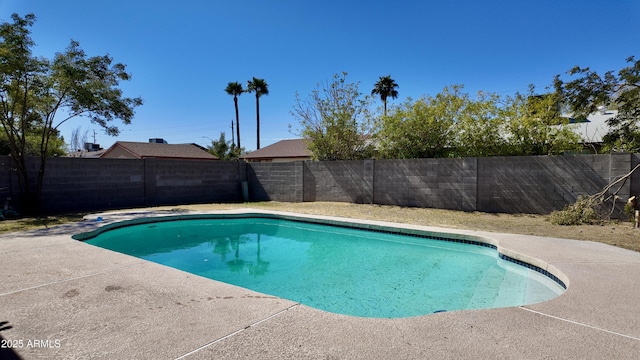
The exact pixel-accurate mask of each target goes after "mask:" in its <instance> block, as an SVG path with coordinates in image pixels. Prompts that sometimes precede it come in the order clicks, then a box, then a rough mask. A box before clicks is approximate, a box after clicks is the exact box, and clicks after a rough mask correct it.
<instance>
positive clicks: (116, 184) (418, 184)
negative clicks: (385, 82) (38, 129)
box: [0, 154, 640, 214]
mask: <svg viewBox="0 0 640 360" xmlns="http://www.w3.org/2000/svg"><path fill="white" fill-rule="evenodd" d="M639 163H640V155H638V154H606V155H566V156H531V157H486V158H462V159H410V160H361V161H355V160H354V161H331V162H313V161H304V162H303V161H297V162H288V163H245V162H235V161H201V160H164V159H143V160H137V159H79V158H53V159H50V160H49V162H48V163H47V170H46V176H45V183H44V188H43V193H42V205H43V206H42V209H43V211H45V212H48V213H60V212H72V211H97V210H106V209H117V208H129V207H143V206H158V205H177V204H188V203H211V202H241V201H244V200H245V197H246V196H248V199H247V200H249V201H268V200H274V201H285V202H303V201H305V202H309V201H338V202H351V203H363V204H382V205H399V206H410V207H428V208H442V209H452V210H463V211H483V212H504V213H540V214H544V213H549V212H551V211H553V210H556V209H561V208H562V207H563V206H564V205H565V204H567V203H570V202H573V201H575V200H576V199H577V197H578V196H579V195H586V194H593V193H596V192H598V191H600V190H601V189H602V188H603V187H604V186H605V185H607V184H608V183H610V182H611V181H613V180H615V179H617V178H619V177H620V176H622V175H624V174H626V173H628V172H629V171H631V169H632V168H633V167H634V166H636V165H637V164H639ZM0 164H1V166H2V167H1V168H0V197H2V199H3V200H4V199H5V198H7V197H10V198H11V199H12V204H13V205H16V206H18V207H19V206H20V204H21V199H20V196H21V194H20V191H19V187H18V182H17V177H16V175H15V170H14V168H15V165H13V164H12V163H11V160H10V158H9V157H8V156H4V157H0ZM37 165H38V159H37V158H32V159H29V161H28V167H29V169H30V172H31V174H32V175H31V176H32V188H33V189H35V180H36V176H37ZM242 183H246V185H247V188H248V192H247V193H246V194H245V193H243V190H242ZM639 193H640V171H639V172H638V174H634V176H633V177H632V178H631V180H630V181H627V182H626V183H625V184H623V185H622V188H621V190H620V192H619V195H620V199H621V202H624V201H626V199H627V198H628V197H629V196H631V195H638V194H639Z"/></svg>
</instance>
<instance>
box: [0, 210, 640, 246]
mask: <svg viewBox="0 0 640 360" xmlns="http://www.w3.org/2000/svg"><path fill="white" fill-rule="evenodd" d="M237 208H256V209H267V210H279V211H290V212H297V213H304V214H317V215H330V216H340V217H349V218H358V219H369V220H382V221H390V222H398V223H409V224H416V225H428V226H440V227H446V228H454V229H471V230H481V231H491V232H502V233H512V234H525V235H538V236H548V237H556V238H566V239H577V240H588V241H597V242H602V243H605V244H609V245H614V246H618V247H621V248H625V249H630V250H634V251H640V229H634V228H633V225H632V223H631V222H612V223H607V224H605V225H579V226H561V225H553V224H551V223H550V222H549V221H547V219H546V216H544V215H529V214H516V215H513V214H489V213H480V212H462V211H452V210H440V209H422V208H406V207H399V206H381V205H367V204H350V203H335V202H305V203H284V202H258V203H242V204H202V205H180V206H168V207H156V208H153V209H158V210H170V209H176V210H178V209H185V210H224V209H237ZM81 219H82V214H72V215H66V216H57V217H48V218H44V219H21V220H5V221H2V222H0V232H9V231H21V230H28V229H33V228H39V227H44V226H53V225H56V224H60V223H65V222H72V221H79V220H81Z"/></svg>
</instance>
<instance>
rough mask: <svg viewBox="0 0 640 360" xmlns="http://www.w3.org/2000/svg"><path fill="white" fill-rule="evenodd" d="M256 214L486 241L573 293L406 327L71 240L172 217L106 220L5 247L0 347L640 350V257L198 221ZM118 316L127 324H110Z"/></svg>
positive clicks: (73, 354) (498, 241) (22, 238)
mask: <svg viewBox="0 0 640 360" xmlns="http://www.w3.org/2000/svg"><path fill="white" fill-rule="evenodd" d="M247 212H252V213H261V214H279V215H286V216H295V217H311V218H317V219H323V220H330V221H339V222H352V223H358V224H366V225H371V226H389V227H393V228H398V227H401V228H403V229H413V230H416V231H427V232H440V233H446V234H450V233H454V234H457V235H460V236H469V237H473V238H474V239H476V238H478V237H479V238H482V239H487V240H488V241H490V242H493V243H494V245H495V246H496V247H497V249H498V251H499V252H500V253H503V254H505V255H507V256H510V257H513V258H514V259H519V260H522V261H525V262H528V263H533V264H535V265H536V266H539V267H540V268H545V269H548V271H550V272H551V273H553V274H555V275H556V276H558V275H560V276H561V277H562V278H563V281H565V280H566V281H565V283H566V284H567V286H568V289H567V291H566V292H565V293H564V294H563V295H561V296H560V297H558V298H556V299H553V300H551V301H547V302H544V303H539V304H533V305H527V306H521V307H514V308H501V309H489V310H465V311H454V312H448V313H438V314H433V315H426V316H421V317H415V318H406V319H364V318H354V317H348V316H343V315H336V314H331V313H326V312H323V311H320V310H316V309H312V308H308V307H306V306H304V305H300V304H296V303H294V302H291V301H287V300H283V299H277V298H273V297H268V296H263V295H264V294H259V293H255V292H251V291H248V290H244V289H241V288H237V287H234V286H231V285H227V284H222V283H217V282H215V281H212V280H206V279H202V278H199V277H197V276H189V275H187V274H185V273H183V272H181V271H179V270H175V269H171V268H167V267H164V266H161V265H157V264H150V263H148V262H145V261H142V260H139V259H135V258H133V259H132V258H131V257H128V256H127V255H123V254H118V253H114V252H111V251H108V250H104V249H99V248H95V247H92V246H89V245H87V244H82V243H81V242H79V241H76V240H73V239H71V235H73V234H74V233H78V232H85V231H91V230H95V229H97V228H99V227H102V226H105V225H108V224H112V223H114V222H117V221H122V220H127V219H131V218H135V217H140V216H145V217H147V216H166V215H168V214H169V215H171V213H170V212H145V211H139V212H110V213H101V214H93V215H91V216H88V217H87V218H86V220H85V221H83V222H80V223H77V224H71V225H63V226H58V227H55V228H50V229H44V230H38V231H30V232H23V233H13V234H3V235H0V254H3V255H4V256H3V261H2V262H0V273H2V276H3V277H4V279H5V281H4V282H2V283H1V284H0V322H8V325H4V327H6V326H10V327H11V328H9V329H1V330H0V331H1V332H0V336H2V338H3V339H5V340H23V341H25V342H26V341H29V340H34V339H46V340H51V341H52V343H51V344H52V346H41V347H35V346H32V347H29V348H27V347H22V348H18V349H15V353H17V354H18V355H20V356H22V357H24V358H35V357H44V356H46V357H68V358H77V357H96V358H112V357H130V358H140V357H142V358H180V357H183V356H184V358H216V357H224V358H244V357H250V356H255V357H260V358H300V357H312V358H327V357H329V358H390V357H395V358H398V357H401V358H424V357H435V358H460V357H463V358H487V357H494V358H495V357H501V358H603V357H608V358H622V359H624V358H632V357H633V356H635V354H637V353H638V352H639V351H640V315H638V313H637V311H634V310H636V308H637V307H636V305H635V304H636V301H637V299H638V298H639V297H640V289H639V287H638V286H637V278H639V277H640V253H637V252H633V251H629V250H624V249H620V248H615V247H612V246H608V245H604V244H600V243H594V242H588V241H577V240H569V239H554V238H543V237H535V236H527V235H513V234H501V233H487V232H479V231H471V230H455V229H445V228H439V227H428V226H418V225H408V224H398V223H389V222H380V221H371V220H360V219H346V218H339V217H327V216H316V215H306V214H299V213H289V212H279V211H265V210H257V209H236V210H225V211H215V212H189V214H212V213H247ZM185 214H186V213H185ZM174 215H178V216H180V215H182V214H174ZM99 218H100V221H98V219H99ZM117 284H119V285H117ZM214 295H215V296H214ZM186 298H191V299H189V301H190V300H194V301H192V302H188V301H185V300H184V299H186ZM207 299H210V300H207ZM205 300H207V301H205ZM131 304H133V305H135V304H144V306H139V307H136V306H133V305H131ZM178 304H180V305H178ZM187 305H188V306H187ZM112 310H113V311H116V312H117V313H118V317H117V320H116V319H115V318H114V319H111V318H110V317H108V316H107V315H106V314H105V311H107V312H108V311H112ZM203 314H204V315H203ZM176 315H177V316H176ZM110 319H111V320H110ZM96 324H98V325H96ZM101 326H102V327H101ZM0 328H1V327H0ZM103 328H104V331H103V330H102V329H103ZM109 330H110V331H109ZM98 335H100V337H99V339H100V341H96V336H98ZM158 337H161V338H162V339H163V340H164V341H163V342H162V343H160V344H158V342H157V338H158ZM55 340H59V341H60V346H59V347H55V345H56V343H55ZM51 344H50V345H51ZM0 355H1V354H0Z"/></svg>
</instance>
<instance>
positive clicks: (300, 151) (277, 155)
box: [242, 139, 311, 162]
mask: <svg viewBox="0 0 640 360" xmlns="http://www.w3.org/2000/svg"><path fill="white" fill-rule="evenodd" d="M308 144H309V140H305V139H291V140H280V141H278V142H277V143H274V144H271V145H269V146H265V147H263V148H262V149H258V150H256V151H254V152H251V153H249V154H247V155H245V156H243V157H242V158H243V159H244V160H246V161H249V162H285V161H300V160H311V153H310V152H309V150H308V149H307V146H308Z"/></svg>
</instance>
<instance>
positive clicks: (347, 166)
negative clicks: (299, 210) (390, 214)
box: [303, 160, 375, 204]
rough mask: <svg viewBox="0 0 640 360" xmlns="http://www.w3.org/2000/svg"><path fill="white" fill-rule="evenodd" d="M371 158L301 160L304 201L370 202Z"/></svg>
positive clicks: (372, 180)
mask: <svg viewBox="0 0 640 360" xmlns="http://www.w3.org/2000/svg"><path fill="white" fill-rule="evenodd" d="M374 163H375V162H374V161H373V160H364V161H357V160H354V161H323V162H316V161H305V162H304V186H303V187H304V197H303V199H304V201H337V202H350V203H356V204H371V203H373V201H374V199H373V189H374V183H373V182H374Z"/></svg>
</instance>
